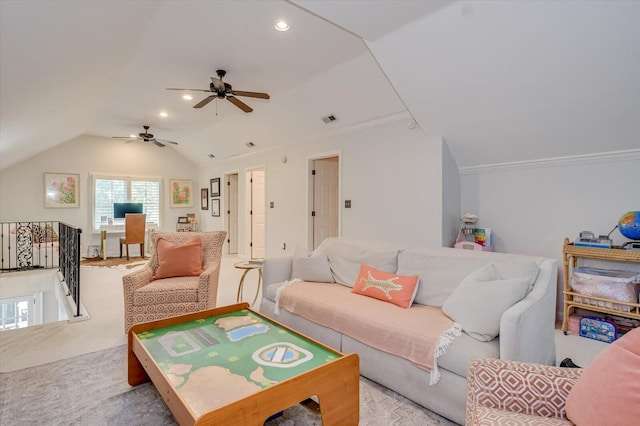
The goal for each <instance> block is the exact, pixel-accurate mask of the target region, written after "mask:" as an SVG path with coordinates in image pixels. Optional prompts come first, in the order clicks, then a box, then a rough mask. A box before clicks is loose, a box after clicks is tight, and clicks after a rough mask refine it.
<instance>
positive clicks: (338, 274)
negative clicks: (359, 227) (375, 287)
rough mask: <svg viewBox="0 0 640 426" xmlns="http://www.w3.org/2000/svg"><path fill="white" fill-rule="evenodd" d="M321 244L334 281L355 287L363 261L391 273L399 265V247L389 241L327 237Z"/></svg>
mask: <svg viewBox="0 0 640 426" xmlns="http://www.w3.org/2000/svg"><path fill="white" fill-rule="evenodd" d="M321 246H324V247H325V248H326V250H327V257H328V259H329V266H330V267H331V273H332V274H333V279H334V281H335V282H337V283H340V284H342V285H345V286H347V287H353V284H354V283H355V282H356V278H358V274H359V273H360V264H361V263H366V264H367V265H371V266H372V267H374V268H376V269H378V270H380V271H385V272H391V273H395V272H396V269H397V267H398V252H399V249H398V248H396V247H395V246H393V245H391V244H388V243H384V242H380V241H369V240H356V239H350V238H327V239H326V240H324V241H323V242H322V244H321ZM404 275H415V274H404Z"/></svg>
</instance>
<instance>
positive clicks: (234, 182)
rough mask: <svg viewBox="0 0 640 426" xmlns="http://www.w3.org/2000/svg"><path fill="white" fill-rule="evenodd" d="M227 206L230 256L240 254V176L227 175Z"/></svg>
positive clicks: (234, 174) (235, 174)
mask: <svg viewBox="0 0 640 426" xmlns="http://www.w3.org/2000/svg"><path fill="white" fill-rule="evenodd" d="M226 181H227V185H226V194H225V195H226V197H225V198H226V205H227V210H226V213H227V220H226V221H225V223H226V224H227V229H226V231H227V250H228V253H229V254H237V253H238V174H237V173H233V174H230V175H227V179H226Z"/></svg>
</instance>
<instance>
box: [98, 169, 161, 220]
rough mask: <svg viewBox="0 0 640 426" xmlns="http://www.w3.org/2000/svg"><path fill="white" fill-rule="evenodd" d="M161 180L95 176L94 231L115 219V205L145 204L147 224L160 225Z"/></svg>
mask: <svg viewBox="0 0 640 426" xmlns="http://www.w3.org/2000/svg"><path fill="white" fill-rule="evenodd" d="M160 181H161V178H147V177H128V176H98V175H94V176H93V229H94V231H98V230H100V224H101V223H104V222H105V220H104V219H105V218H106V219H108V218H113V203H121V202H126V201H132V202H135V203H143V205H144V213H145V214H146V215H147V222H153V223H157V224H158V225H160Z"/></svg>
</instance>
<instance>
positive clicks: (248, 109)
mask: <svg viewBox="0 0 640 426" xmlns="http://www.w3.org/2000/svg"><path fill="white" fill-rule="evenodd" d="M227 99H228V100H229V102H231V103H232V104H234V105H235V106H237V107H238V108H240V109H241V110H243V111H244V112H251V111H253V108H251V107H250V106H249V105H247V104H245V103H244V102H242V101H241V100H240V99H238V98H236V97H234V96H227Z"/></svg>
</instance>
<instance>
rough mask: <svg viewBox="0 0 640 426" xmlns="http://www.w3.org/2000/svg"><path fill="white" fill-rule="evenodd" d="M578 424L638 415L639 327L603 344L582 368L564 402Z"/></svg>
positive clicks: (628, 420)
mask: <svg viewBox="0 0 640 426" xmlns="http://www.w3.org/2000/svg"><path fill="white" fill-rule="evenodd" d="M566 410H567V417H568V418H569V420H571V421H572V422H573V423H575V424H578V425H632V424H638V423H637V422H638V419H640V328H636V329H634V330H632V331H630V332H628V333H627V334H625V335H624V336H622V337H621V338H619V339H618V340H616V341H615V342H613V343H612V344H611V345H610V346H608V347H607V348H605V349H604V350H603V351H602V352H601V353H600V354H599V355H598V356H597V357H596V358H595V359H594V360H593V362H592V363H591V364H590V365H589V366H587V368H585V370H584V371H583V372H582V374H581V376H580V378H579V379H578V381H577V382H576V384H575V385H574V386H573V388H572V389H571V391H570V392H569V395H568V396H567V403H566Z"/></svg>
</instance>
